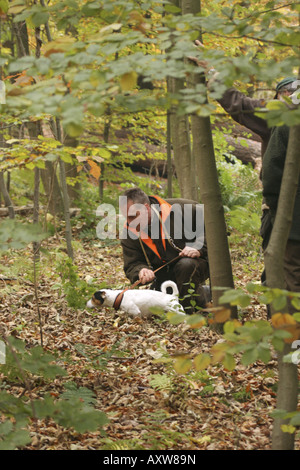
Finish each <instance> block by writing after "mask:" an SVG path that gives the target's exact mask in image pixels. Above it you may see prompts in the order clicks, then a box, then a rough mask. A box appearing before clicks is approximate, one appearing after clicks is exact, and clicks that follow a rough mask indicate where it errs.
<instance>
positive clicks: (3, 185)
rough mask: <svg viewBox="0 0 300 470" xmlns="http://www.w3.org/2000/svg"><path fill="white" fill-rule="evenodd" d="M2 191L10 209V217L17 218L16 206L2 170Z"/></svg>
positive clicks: (0, 172)
mask: <svg viewBox="0 0 300 470" xmlns="http://www.w3.org/2000/svg"><path fill="white" fill-rule="evenodd" d="M0 193H2V194H3V199H4V204H5V206H6V207H7V209H8V213H9V218H10V219H14V218H15V211H14V206H13V203H12V200H11V199H10V196H9V194H8V191H7V188H6V184H5V179H4V173H3V171H0Z"/></svg>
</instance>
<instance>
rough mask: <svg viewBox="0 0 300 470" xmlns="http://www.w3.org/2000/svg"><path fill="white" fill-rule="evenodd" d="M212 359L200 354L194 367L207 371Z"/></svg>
mask: <svg viewBox="0 0 300 470" xmlns="http://www.w3.org/2000/svg"><path fill="white" fill-rule="evenodd" d="M210 361H211V358H210V356H209V355H208V354H205V353H203V354H198V356H196V357H194V366H195V369H196V370H203V369H206V368H207V367H208V366H209V364H210Z"/></svg>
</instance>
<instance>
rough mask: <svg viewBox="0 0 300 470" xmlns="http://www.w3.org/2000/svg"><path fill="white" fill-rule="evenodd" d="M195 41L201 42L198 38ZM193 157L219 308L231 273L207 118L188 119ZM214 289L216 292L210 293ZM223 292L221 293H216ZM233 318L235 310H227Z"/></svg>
mask: <svg viewBox="0 0 300 470" xmlns="http://www.w3.org/2000/svg"><path fill="white" fill-rule="evenodd" d="M182 3H183V4H184V8H183V10H184V11H186V12H187V13H193V14H194V15H195V14H197V13H199V12H200V11H201V2H200V1H199V0H182ZM199 39H202V38H201V37H199ZM203 82H205V77H204V76H203V75H202V74H199V73H198V74H196V73H195V74H193V76H192V77H191V79H190V85H191V86H192V85H193V86H196V84H197V83H203ZM191 129H192V138H193V156H194V160H195V163H196V172H197V182H198V184H199V190H200V199H201V202H202V203H203V204H204V220H205V232H206V239H207V250H208V258H209V267H210V281H211V286H212V296H213V303H214V305H216V306H217V305H218V304H219V298H220V297H221V295H222V293H223V290H225V289H227V288H233V287H234V282H233V273H232V266H231V257H230V252H229V246H228V239H227V227H226V222H225V215H224V207H223V201H222V195H221V190H220V187H219V180H218V172H217V166H216V159H215V152H214V145H213V138H212V130H211V123H210V118H209V117H202V116H197V115H192V116H191ZM215 287H217V288H218V289H214V288H215ZM220 288H223V289H220ZM231 315H232V317H233V318H236V317H237V309H236V308H235V307H234V308H231Z"/></svg>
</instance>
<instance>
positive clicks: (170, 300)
mask: <svg viewBox="0 0 300 470" xmlns="http://www.w3.org/2000/svg"><path fill="white" fill-rule="evenodd" d="M168 287H171V288H172V294H168V293H167V288H168ZM121 294H122V300H121V303H120V304H119V305H118V308H121V309H122V310H123V311H124V312H126V313H128V314H129V315H133V316H137V315H140V316H149V315H151V314H152V313H153V312H152V309H161V310H163V311H164V312H174V313H178V314H180V315H185V312H184V310H183V307H182V305H180V303H179V301H178V289H177V286H176V284H175V282H173V281H165V282H164V283H163V284H162V285H161V291H155V290H150V289H140V290H139V289H127V290H125V291H122V290H112V289H102V290H100V291H97V292H95V294H94V295H93V297H92V298H91V299H90V300H89V301H88V302H87V308H95V307H102V306H103V307H115V305H116V299H117V297H118V296H119V295H121ZM115 308H116V307H115Z"/></svg>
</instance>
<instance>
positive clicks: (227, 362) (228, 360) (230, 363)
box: [222, 353, 236, 370]
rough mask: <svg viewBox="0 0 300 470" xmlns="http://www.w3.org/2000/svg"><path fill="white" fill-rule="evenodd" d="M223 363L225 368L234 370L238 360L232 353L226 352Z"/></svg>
mask: <svg viewBox="0 0 300 470" xmlns="http://www.w3.org/2000/svg"><path fill="white" fill-rule="evenodd" d="M222 363H223V366H224V367H225V369H227V370H234V369H235V366H236V362H235V359H234V357H233V356H232V355H231V354H227V353H226V354H225V357H224V359H223V361H222Z"/></svg>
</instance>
